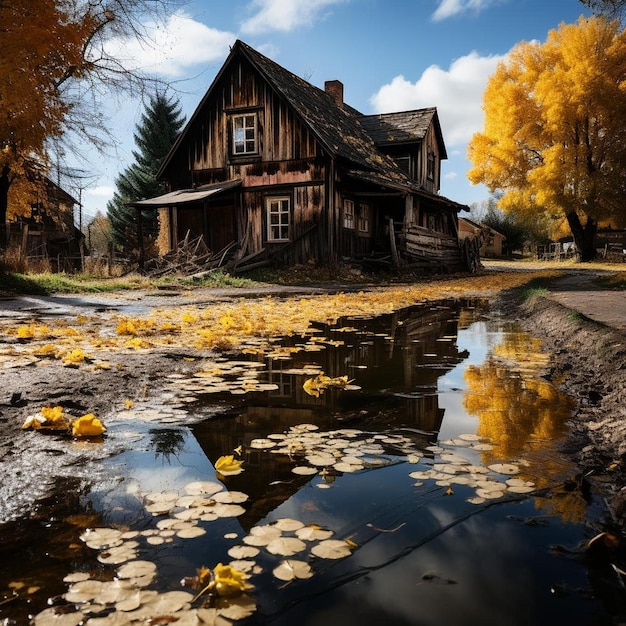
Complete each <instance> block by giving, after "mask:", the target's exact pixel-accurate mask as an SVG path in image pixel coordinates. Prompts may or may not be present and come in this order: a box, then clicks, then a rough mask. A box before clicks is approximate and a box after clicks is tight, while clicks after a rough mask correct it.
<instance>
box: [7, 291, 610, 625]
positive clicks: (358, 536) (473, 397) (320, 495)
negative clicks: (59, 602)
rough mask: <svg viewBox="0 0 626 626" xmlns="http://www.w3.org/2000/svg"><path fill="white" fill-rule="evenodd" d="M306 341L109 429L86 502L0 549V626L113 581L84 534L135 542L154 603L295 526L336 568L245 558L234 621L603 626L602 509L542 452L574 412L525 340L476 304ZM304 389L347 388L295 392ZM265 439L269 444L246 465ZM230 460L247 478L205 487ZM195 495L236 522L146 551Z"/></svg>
mask: <svg viewBox="0 0 626 626" xmlns="http://www.w3.org/2000/svg"><path fill="white" fill-rule="evenodd" d="M316 331H317V332H315V333H313V335H312V337H297V338H296V337H293V338H288V339H285V340H284V341H283V342H282V343H281V344H278V343H277V344H276V346H275V349H274V350H273V351H272V352H271V353H267V351H266V352H265V353H263V354H256V353H254V351H247V352H248V353H247V354H244V355H240V356H238V357H237V360H236V361H235V360H228V359H226V358H223V359H221V360H220V362H219V363H217V364H216V363H212V364H207V367H206V368H205V372H204V375H203V376H197V377H194V379H193V380H188V379H181V378H178V377H176V376H172V377H171V378H169V379H168V380H167V381H166V382H165V386H164V392H163V397H162V398H159V399H158V401H151V403H147V406H145V407H134V408H133V409H132V410H129V411H128V414H127V415H126V416H121V418H120V419H119V420H118V421H117V422H114V423H111V424H109V425H108V426H109V436H111V437H119V438H126V439H128V440H129V441H130V442H132V444H131V450H130V451H128V452H126V453H124V454H122V455H119V456H117V457H115V458H113V459H111V461H110V462H107V463H106V464H105V467H103V470H102V475H101V476H98V477H96V478H97V480H96V482H95V483H94V485H93V486H92V487H91V488H89V489H87V490H84V491H82V492H81V491H80V490H79V489H78V486H77V485H76V484H72V483H71V481H69V482H68V483H67V484H64V485H62V486H61V488H60V490H59V493H58V494H56V495H55V496H54V497H53V498H50V499H48V500H47V501H45V502H42V503H41V504H40V506H39V514H38V515H36V516H34V517H33V518H32V519H29V520H21V521H19V522H16V523H11V524H10V525H6V526H5V528H4V529H2V530H1V535H0V536H1V538H2V541H3V544H4V545H3V546H2V548H1V552H0V555H1V557H2V562H1V563H0V592H2V591H3V590H7V591H5V598H7V600H5V602H4V603H3V604H0V619H6V620H15V621H14V622H11V621H7V622H6V623H18V624H26V623H28V615H29V614H32V615H35V614H38V613H39V612H40V611H42V610H43V609H45V607H46V604H45V601H46V599H47V598H48V597H49V596H54V595H57V594H63V593H65V592H66V591H67V589H68V585H69V584H70V583H67V582H64V581H63V578H64V577H65V576H66V575H67V574H69V573H71V572H77V571H78V572H84V573H87V574H89V576H90V577H91V578H92V579H97V580H102V581H108V580H112V579H113V576H114V575H115V572H116V568H117V567H119V565H112V564H107V563H101V562H99V561H97V560H96V557H97V556H98V553H99V552H98V550H95V549H92V548H89V547H87V546H86V545H85V543H84V542H83V541H81V539H80V538H79V537H80V535H81V533H83V531H84V530H85V529H86V528H101V527H113V528H118V529H121V530H125V531H141V532H142V534H141V535H140V536H139V537H138V538H136V541H137V543H138V547H137V556H136V558H137V559H142V560H148V561H152V562H153V563H155V564H156V566H157V572H158V573H157V577H156V578H155V580H154V581H153V582H152V583H151V584H150V585H149V588H150V589H156V590H158V591H160V592H165V591H170V590H176V589H181V587H180V581H181V579H183V578H185V577H193V576H194V575H195V574H196V571H197V569H198V568H201V567H203V566H206V567H209V568H213V567H214V566H215V565H216V564H217V563H224V564H226V563H229V562H230V561H232V560H233V557H231V556H230V555H229V550H231V549H232V548H233V547H234V546H241V545H248V544H247V541H244V539H245V538H249V537H250V536H251V531H252V533H254V532H256V529H258V528H261V529H265V528H267V527H274V526H275V525H276V523H277V522H278V523H279V524H280V520H292V521H293V520H295V521H296V522H300V523H302V524H304V525H307V526H309V527H311V528H319V529H322V530H328V531H332V539H336V540H341V541H343V542H344V544H345V545H347V546H349V553H348V554H347V555H346V556H344V557H343V558H337V559H329V558H325V557H320V556H318V555H317V554H316V553H315V551H314V550H313V547H314V546H315V545H317V544H318V543H319V541H317V540H311V541H308V540H307V541H305V544H306V547H305V548H304V549H303V550H301V551H299V552H298V553H296V554H294V555H293V556H287V557H284V556H281V555H277V554H273V553H270V552H269V551H268V549H266V546H261V547H260V548H259V554H258V555H256V556H254V557H252V558H250V559H247V560H248V561H253V562H254V566H255V568H256V569H255V570H254V572H255V573H251V577H250V579H249V582H250V583H251V584H252V585H253V586H254V589H253V590H252V591H251V594H250V595H251V596H252V597H253V598H254V599H255V600H256V606H257V608H256V611H255V612H254V614H253V615H252V616H251V617H249V618H248V619H247V620H243V621H240V622H237V623H241V624H266V623H271V624H284V625H294V624H298V625H318V624H320V625H322V624H323V625H324V626H331V625H334V624H341V625H342V626H349V625H352V624H358V625H359V626H365V625H368V624H398V625H403V624H407V625H409V624H411V625H415V624H419V625H422V624H424V625H428V624H433V625H434V624H437V625H438V624H446V625H448V624H450V625H465V624H467V625H474V624H481V625H491V624H493V625H502V624H506V625H517V624H520V625H522V624H524V625H527V624H533V625H535V624H603V623H607V624H609V623H612V620H611V615H613V614H615V613H616V612H617V610H618V608H617V607H616V599H615V596H614V594H613V593H612V591H611V589H612V588H613V587H612V584H613V583H612V582H611V583H610V584H607V579H608V580H610V579H611V574H609V573H607V572H606V571H605V570H604V569H603V568H602V567H600V568H596V567H590V564H589V562H588V560H586V559H585V555H584V551H583V548H584V546H585V545H586V544H587V542H588V541H589V540H590V539H591V538H592V537H594V536H595V535H596V534H597V530H596V529H595V518H596V517H598V515H599V509H600V505H599V503H598V502H596V501H595V500H594V497H593V495H591V494H589V493H587V492H586V490H585V489H584V488H583V487H582V483H581V481H580V480H579V479H578V478H577V477H576V467H575V466H573V465H572V464H571V463H570V462H569V461H568V460H567V458H566V457H565V456H563V455H562V454H561V453H560V452H559V447H560V445H561V443H562V441H563V439H564V437H565V436H566V435H567V430H568V424H567V421H568V419H569V417H570V415H571V411H572V409H573V404H572V402H571V400H570V399H569V398H567V397H566V396H564V395H563V394H561V393H559V392H558V391H557V390H556V389H555V388H554V387H552V386H551V385H550V384H549V383H547V382H546V381H545V380H544V379H543V378H542V377H541V375H542V373H543V372H544V371H545V368H546V367H547V366H548V364H549V357H548V355H545V354H542V353H541V352H540V350H539V348H538V345H537V343H536V341H535V340H533V338H532V337H530V336H528V335H526V334H524V333H521V332H519V330H518V329H516V328H515V327H513V326H511V325H510V324H508V323H507V322H506V320H503V319H500V318H499V317H498V316H497V315H493V314H490V313H489V312H488V310H487V305H486V303H485V302H480V301H467V302H445V303H440V304H437V305H429V306H427V307H420V308H416V309H412V310H410V311H405V312H401V313H397V314H393V315H388V316H383V317H380V318H376V319H372V320H340V322H339V323H338V324H337V325H335V326H333V327H326V326H320V327H319V328H317V329H316ZM321 372H323V373H324V374H325V375H327V376H329V377H330V378H333V379H335V378H338V377H342V376H347V378H348V379H349V381H350V383H349V384H348V386H347V387H345V388H344V387H343V386H342V385H341V384H340V381H335V385H331V386H329V387H327V388H326V389H322V390H318V391H317V392H316V391H315V389H313V395H311V393H307V390H306V389H305V382H306V381H310V380H311V379H312V378H314V377H315V376H316V375H317V374H320V373H321ZM257 389H266V390H261V391H258V390H257ZM309 391H311V389H310V388H309ZM316 393H317V394H318V395H316ZM190 418H193V420H190ZM190 421H193V424H192V425H189V422H190ZM302 425H304V426H302ZM268 438H269V442H270V443H269V444H267V445H273V446H274V447H271V448H270V447H268V448H262V447H258V446H260V445H261V444H260V442H259V440H267V439H268ZM285 442H288V445H285ZM281 446H283V448H282V452H281V451H279V452H276V450H277V449H279V450H280V448H281ZM333 451H334V452H333ZM313 453H315V454H316V455H317V457H315V456H314V457H311V455H312V454H313ZM229 454H234V456H235V458H236V459H242V460H243V466H242V467H243V469H244V471H243V472H242V473H241V474H238V475H232V476H221V475H219V474H218V475H216V472H215V469H214V464H215V462H216V460H217V459H218V458H219V457H221V456H223V455H229ZM320 454H322V455H326V457H325V458H328V455H332V454H334V456H335V458H334V461H332V462H331V461H330V460H328V461H327V462H326V463H325V464H323V461H320V460H319V455H320ZM307 455H308V456H307ZM359 459H360V461H359ZM314 461H315V462H314ZM336 463H340V465H336ZM302 467H303V468H309V472H308V473H303V474H300V473H294V472H293V471H292V470H293V469H294V468H302ZM311 468H313V469H311ZM468 468H469V469H468ZM305 471H306V470H305ZM194 481H217V482H218V483H219V484H220V485H224V487H225V490H228V491H230V492H233V493H234V494H237V493H240V492H241V493H243V494H245V495H246V496H247V497H248V498H247V500H245V501H244V502H241V503H240V504H239V505H238V506H240V507H242V510H241V511H240V512H239V513H240V514H237V515H231V516H226V517H221V516H218V517H217V518H216V519H213V520H211V521H208V520H199V521H196V522H195V524H196V525H197V527H199V528H201V529H202V530H203V531H206V532H205V534H202V535H201V536H197V537H193V538H184V537H183V538H181V537H179V536H176V535H174V536H173V537H171V536H170V537H168V538H167V541H165V540H163V539H162V538H161V537H160V535H158V532H157V523H158V522H159V521H162V520H165V519H168V518H174V517H175V516H176V514H177V512H178V513H180V512H181V511H184V507H181V506H178V507H174V508H172V510H171V511H169V512H164V513H162V514H157V515H153V513H151V512H150V511H149V510H146V504H149V502H150V501H151V500H150V497H153V495H154V494H155V493H161V492H171V493H173V494H180V495H184V494H185V493H186V486H188V485H189V484H190V483H194ZM506 481H509V484H507V482H506ZM495 483H500V484H501V485H502V490H501V491H498V487H497V485H496V486H495V487H494V484H495ZM524 486H526V487H527V488H526V489H524ZM510 487H513V488H514V489H511V488H510ZM515 487H521V489H515ZM494 491H497V495H495V496H494ZM146 494H148V497H146ZM183 514H184V513H183ZM178 519H180V518H178ZM253 529H255V530H253ZM151 533H153V534H151ZM296 534H297V533H296V531H294V530H289V529H288V530H285V531H284V532H283V534H282V537H285V538H287V537H288V538H292V537H294V536H295V535H296ZM154 537H157V538H156V539H155V538H154ZM9 539H10V544H9ZM100 552H102V551H100ZM284 559H287V560H289V559H293V560H298V561H303V562H305V563H307V564H308V565H309V566H310V568H311V577H310V578H307V579H298V580H293V581H291V582H288V581H284V580H279V579H278V578H276V577H275V576H274V575H273V573H272V572H273V570H274V568H275V567H276V566H277V565H278V564H279V563H280V562H281V561H282V560H284ZM613 581H614V579H613ZM9 589H11V590H13V591H14V592H15V593H17V594H19V598H12V597H11V596H10V594H9V593H8V590H9ZM617 595H619V594H617ZM100 608H101V609H102V607H100ZM110 612H111V609H110V607H109V608H108V609H106V610H104V611H102V612H101V613H100V615H101V616H102V615H106V614H107V613H110ZM92 621H93V620H92ZM38 623H39V622H38ZM41 623H43V622H41ZM46 623H47V622H46ZM85 623H87V624H89V623H92V622H91V621H85ZM93 623H98V622H95V621H93ZM103 623H104V622H103ZM110 623H113V622H110ZM120 623H121V622H120ZM154 623H162V622H154ZM173 623H176V622H173ZM185 623H186V622H185Z"/></svg>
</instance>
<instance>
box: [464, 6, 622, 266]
mask: <svg viewBox="0 0 626 626" xmlns="http://www.w3.org/2000/svg"><path fill="white" fill-rule="evenodd" d="M483 109H484V111H485V121H484V130H483V132H479V133H476V134H475V135H474V136H473V137H472V140H471V142H470V144H469V146H468V157H469V159H470V161H471V162H472V168H471V169H470V170H469V172H468V177H469V179H470V180H471V181H472V182H473V183H483V184H485V185H486V186H487V187H488V188H489V189H490V191H492V192H495V191H497V190H499V191H502V192H503V195H502V197H501V199H500V201H499V203H498V206H499V207H500V208H501V209H503V210H505V211H513V212H519V213H523V212H532V213H535V214H536V213H537V212H545V213H546V214H548V215H549V216H551V217H553V218H558V217H560V218H561V219H563V218H564V219H566V220H567V223H568V224H569V228H570V230H571V232H572V235H573V236H574V241H575V242H576V245H577V247H578V249H579V251H580V253H581V258H582V260H591V259H593V258H594V257H595V246H594V238H595V234H596V232H597V228H598V224H599V223H610V224H611V225H612V226H613V227H623V226H626V213H625V211H624V204H623V197H624V193H625V192H626V125H624V119H626V33H625V32H624V31H622V30H621V29H620V26H619V22H618V21H608V20H607V19H605V18H602V17H593V18H584V17H581V18H580V19H579V21H578V22H577V23H576V24H561V25H560V26H559V28H558V29H556V30H552V31H550V33H549V34H548V38H547V40H546V42H545V43H543V44H541V43H536V42H522V43H520V44H518V45H517V46H515V47H514V48H513V50H512V51H511V53H510V54H509V56H508V58H507V60H506V61H503V62H502V63H500V64H499V66H498V68H497V69H496V72H495V73H494V74H493V76H492V77H491V78H490V80H489V82H488V84H487V88H486V90H485V93H484V95H483Z"/></svg>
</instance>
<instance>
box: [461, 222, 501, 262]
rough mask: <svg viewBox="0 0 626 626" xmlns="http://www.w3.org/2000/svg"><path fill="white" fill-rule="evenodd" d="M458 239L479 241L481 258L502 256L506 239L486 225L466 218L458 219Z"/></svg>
mask: <svg viewBox="0 0 626 626" xmlns="http://www.w3.org/2000/svg"><path fill="white" fill-rule="evenodd" d="M459 238H460V239H467V238H477V239H478V240H479V241H480V256H481V257H499V256H503V255H504V245H505V242H506V237H505V236H504V235H503V234H502V233H499V232H498V231H497V230H494V229H493V228H491V227H490V226H487V225H486V224H481V223H480V222H477V221H475V220H472V219H470V218H468V217H459Z"/></svg>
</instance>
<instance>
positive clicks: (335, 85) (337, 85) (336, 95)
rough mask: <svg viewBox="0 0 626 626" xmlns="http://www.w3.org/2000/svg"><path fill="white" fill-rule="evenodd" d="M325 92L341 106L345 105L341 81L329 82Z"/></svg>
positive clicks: (325, 84)
mask: <svg viewBox="0 0 626 626" xmlns="http://www.w3.org/2000/svg"><path fill="white" fill-rule="evenodd" d="M324 91H325V92H326V93H327V94H328V95H329V96H330V97H331V98H332V99H333V100H334V101H335V102H336V103H337V104H338V105H339V106H342V105H343V83H342V82H341V81H340V80H327V81H326V82H325V83H324Z"/></svg>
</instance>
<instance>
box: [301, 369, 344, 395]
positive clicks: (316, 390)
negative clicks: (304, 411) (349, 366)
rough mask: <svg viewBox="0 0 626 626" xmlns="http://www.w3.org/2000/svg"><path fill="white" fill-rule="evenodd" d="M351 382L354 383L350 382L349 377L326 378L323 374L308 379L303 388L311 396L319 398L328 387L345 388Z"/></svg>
mask: <svg viewBox="0 0 626 626" xmlns="http://www.w3.org/2000/svg"><path fill="white" fill-rule="evenodd" d="M350 382H352V381H350V380H348V377H347V376H337V377H336V378H331V377H330V376H326V375H325V374H324V372H321V373H320V374H318V375H317V376H315V378H308V379H307V380H305V381H304V384H303V385H302V388H303V389H304V391H305V392H306V393H308V394H309V395H310V396H314V397H315V398H319V397H320V395H321V394H323V393H324V391H326V389H327V388H328V387H340V388H343V387H345V386H346V385H348V384H349V383H350Z"/></svg>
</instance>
